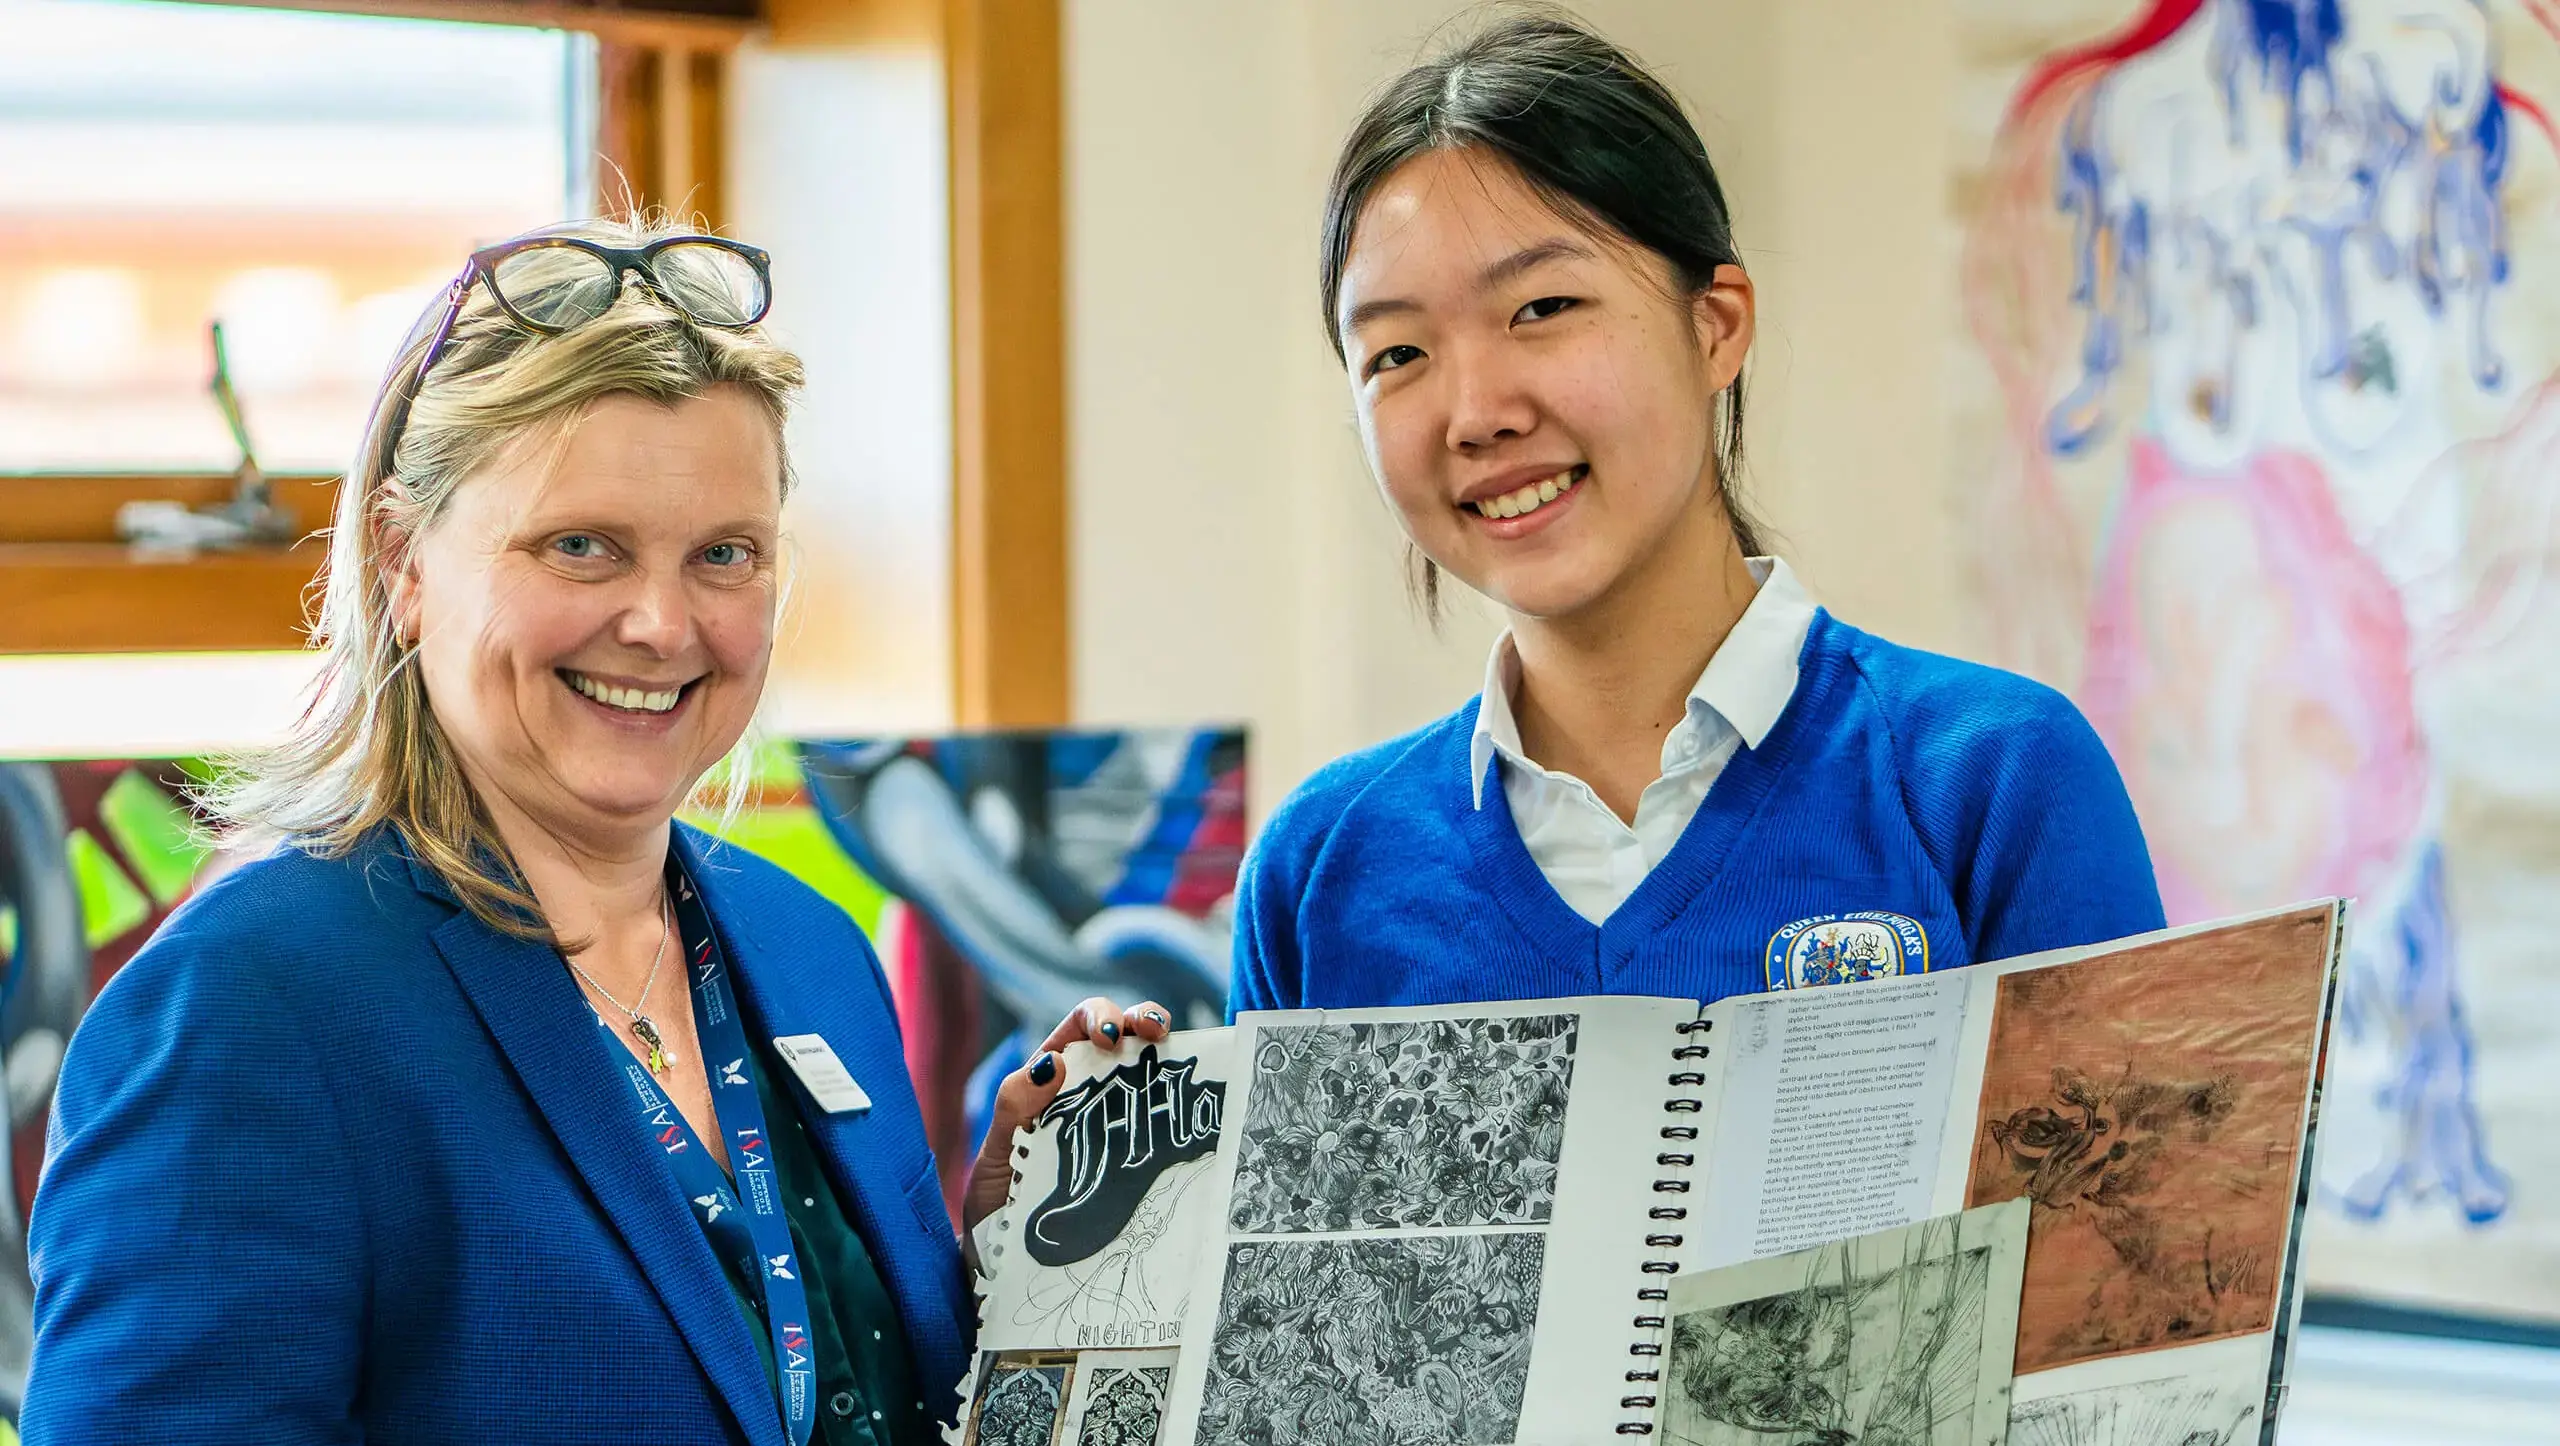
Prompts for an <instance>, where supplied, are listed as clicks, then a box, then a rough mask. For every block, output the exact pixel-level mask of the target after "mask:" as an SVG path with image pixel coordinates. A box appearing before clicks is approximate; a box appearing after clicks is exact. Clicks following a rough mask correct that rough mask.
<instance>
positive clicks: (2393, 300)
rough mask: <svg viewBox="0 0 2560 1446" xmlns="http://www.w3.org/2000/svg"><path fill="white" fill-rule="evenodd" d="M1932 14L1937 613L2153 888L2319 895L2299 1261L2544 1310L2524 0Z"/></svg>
mask: <svg viewBox="0 0 2560 1446" xmlns="http://www.w3.org/2000/svg"><path fill="white" fill-rule="evenodd" d="M1954 15H1955V22H1956V51H1957V57H1958V60H1957V64H1958V75H1957V81H1956V85H1955V87H1954V96H1953V115H1954V117H1955V135H1954V137H1953V154H1954V156H1955V158H1956V164H1955V171H1954V174H1953V175H1952V177H1951V178H1950V179H1951V185H1950V190H1949V195H1950V197H1951V200H1952V203H1953V209H1954V212H1955V218H1954V219H1955V221H1956V223H1957V226H1958V228H1959V229H1960V231H1961V234H1962V237H1963V247H1962V263H1961V268H1962V269H1961V288H1960V294H1961V297H1962V308H1963V321H1964V323H1965V325H1964V328H1963V332H1962V334H1961V340H1960V341H1959V343H1958V346H1957V353H1958V354H1957V356H1956V358H1955V367H1954V370H1953V375H1954V378H1955V380H1954V391H1953V395H1952V399H1951V400H1952V403H1953V410H1954V416H1955V421H1954V425H1953V429H1952V436H1953V438H1954V450H1953V454H1952V457H1951V467H1950V472H1949V476H1950V477H1951V478H1953V479H1956V486H1957V489H1958V495H1957V506H1958V508H1959V517H1958V524H1957V527H1956V535H1958V536H1959V537H1962V538H1963V539H1965V540H1966V542H1967V543H1968V544H1969V545H1970V546H1971V547H1972V548H1973V550H1974V556H1973V559H1972V563H1973V565H1972V566H1971V567H1969V568H1968V569H1967V572H1966V576H1967V578H1968V580H1969V591H1968V593H1967V596H1966V599H1965V603H1964V612H1965V614H1966V617H1967V620H1968V622H1969V623H1970V625H1971V626H1972V627H1973V628H1974V639H1975V646H1976V647H1978V648H1979V649H1980V650H1982V651H1983V652H1985V653H1986V654H1987V656H1988V657H1989V659H1990V660H1991V661H1994V662H1998V663H2002V664H2005V665H2007V666H2010V667H2014V668H2018V669H2021V670H2023V671H2025V672H2028V673H2030V674H2032V675H2034V676H2036V677H2039V678H2041V679H2043V680H2045V681H2047V682H2050V683H2052V684H2054V685H2055V686H2057V687H2060V688H2062V689H2064V690H2065V691H2066V692H2068V693H2070V694H2071V695H2072V697H2073V698H2074V699H2075V700H2076V701H2077V702H2078V703H2079V704H2080V706H2081V708H2082V709H2083V710H2084V711H2085V712H2086V713H2087V714H2088V716H2089V718H2090V721H2091V722H2092V723H2094V724H2095V725H2096V727H2097V729H2098V731H2099V733H2100V734H2101V736H2103V737H2104V739H2105V740H2106V742H2107V744H2108V746H2109V749H2110V751H2111V752H2112V753H2113V754H2114V757H2115V760H2116V763H2117V765H2118V767H2119V768H2120V769H2122V771H2123V773H2124V777H2125V782H2126V785H2127V787H2128V788H2129V789H2130V790H2131V793H2132V796H2133V800H2134V803H2135V806H2136V808H2137V809H2138V810H2139V812H2140V814H2141V817H2142V824H2143V831H2144V833H2145V835H2146V837H2147V838H2148V840H2149V842H2150V845H2151V852H2152V857H2153V859H2154V861H2155V863H2156V865H2157V867H2158V872H2159V878H2160V886H2161V892H2162V895H2163V899H2164V901H2165V903H2166V904H2167V906H2168V912H2169V919H2170V922H2172V923H2182V922H2189V921H2195V920H2201V919H2207V918H2215V917H2226V916H2231V915H2236V914H2242V913H2246V912H2249V911H2252V910H2258V909H2265V908H2275V907H2282V906H2284V905H2286V904H2288V903H2291V902H2294V901H2297V900H2301V899H2306V898H2314V897H2321V896H2327V895H2337V896H2341V897H2352V898H2354V899H2356V900H2357V912H2358V919H2357V927H2356V929H2355V932H2354V935H2353V940H2352V949H2351V953H2350V955H2349V958H2348V962H2347V970H2346V979H2345V987H2344V989H2343V991H2342V996H2341V1002H2340V1014H2339V1026H2340V1032H2339V1037H2338V1040H2337V1045H2336V1052H2335V1064H2334V1067H2333V1069H2332V1072H2331V1076H2330V1090H2329V1094H2328V1096H2327V1098H2326V1100H2325V1102H2324V1110H2325V1114H2324V1118H2323V1120H2322V1132H2323V1135H2324V1141H2323V1145H2322V1149H2321V1152H2320V1170H2321V1179H2320V1180H2319V1182H2318V1189H2317V1193H2316V1201H2315V1203H2316V1210H2315V1217H2314V1224H2313V1227H2312V1228H2313V1248H2312V1250H2311V1251H2310V1253H2309V1255H2308V1256H2307V1258H2306V1261H2305V1270H2306V1272H2307V1274H2308V1277H2309V1279H2310V1282H2311V1284H2312V1286H2313V1288H2314V1289H2315V1290H2321V1289H2325V1290H2330V1291H2338V1292H2347V1293H2353V1294H2357V1295H2362V1296H2366V1297H2371V1298H2380V1299H2386V1300H2391V1301H2396V1302H2401V1303H2406V1304H2412V1305H2419V1306H2424V1307H2429V1308H2432V1309H2436V1310H2448V1309H2450V1310H2454V1311H2458V1312H2481V1313H2487V1314H2495V1315H2506V1316H2538V1317H2543V1318H2546V1319H2552V1318H2560V1103H2555V1099H2560V1097H2555V1096H2554V1095H2553V1093H2552V1092H2551V1091H2550V1090H2549V1089H2548V1088H2546V1083H2547V1081H2548V1080H2549V1079H2550V1078H2551V1075H2552V1071H2553V1069H2554V1067H2555V1066H2560V1015H2555V1013H2554V1012H2553V1011H2552V1010H2550V1009H2549V1008H2547V1007H2543V1001H2544V1000H2545V998H2546V996H2547V994H2548V991H2549V982H2548V981H2549V978H2550V973H2549V971H2550V968H2551V961H2552V957H2553V955H2552V950H2551V947H2550V944H2549V939H2550V932H2551V925H2550V919H2549V901H2550V900H2551V898H2552V897H2554V895H2555V894H2556V893H2560V854H2555V853H2554V852H2553V851H2552V850H2551V849H2550V848H2548V847H2547V846H2546V845H2544V844H2543V843H2542V842H2541V841H2542V840H2545V839H2548V838H2550V837H2551V836H2552V834H2553V832H2554V830H2555V829H2560V768H2555V766H2554V763H2553V758H2554V754H2553V753H2552V750H2551V748H2550V745H2549V740H2550V739H2551V738H2552V737H2553V736H2555V735H2560V672H2555V671H2554V670H2553V668H2552V667H2551V660H2552V659H2553V658H2555V657H2560V585H2555V582H2560V577H2556V576H2555V563H2560V324H2555V321H2554V318H2555V317H2560V310H2555V302H2560V208H2555V207H2553V206H2552V204H2551V201H2550V198H2551V196H2552V194H2553V192H2554V189H2555V187H2560V130H2556V129H2555V126H2554V119H2553V118H2554V115H2555V114H2560V59H2555V57H2560V6H2554V5H2553V4H2551V3H2550V0H2298V3H2284V4H2269V3H2262V0H1957V3H1956V4H1955V6H1954Z"/></svg>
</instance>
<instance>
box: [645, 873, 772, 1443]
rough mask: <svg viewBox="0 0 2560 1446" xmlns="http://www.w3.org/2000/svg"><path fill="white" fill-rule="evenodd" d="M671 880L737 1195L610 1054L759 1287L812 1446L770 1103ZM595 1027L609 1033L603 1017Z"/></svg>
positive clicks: (719, 1240) (722, 968)
mask: <svg viewBox="0 0 2560 1446" xmlns="http://www.w3.org/2000/svg"><path fill="white" fill-rule="evenodd" d="M668 875H669V878H668V883H669V885H670V886H671V888H672V889H673V891H674V893H675V912H676V928H677V932H678V933H679V935H680V936H681V937H682V938H683V940H684V951H685V967H686V972H687V976H688V977H689V978H690V979H691V980H692V982H693V1024H694V1036H695V1040H696V1042H697V1046H698V1047H699V1048H700V1049H701V1050H702V1059H703V1064H704V1067H705V1069H706V1071H707V1072H708V1073H709V1074H710V1076H711V1108H712V1110H713V1111H714V1112H715V1113H716V1114H717V1115H718V1116H719V1119H720V1128H721V1129H722V1130H724V1131H726V1132H727V1133H728V1136H729V1165H730V1168H731V1169H732V1170H733V1171H735V1172H736V1178H737V1187H736V1188H735V1189H732V1188H731V1187H730V1180H729V1177H728V1176H725V1175H723V1174H721V1173H720V1167H719V1166H718V1165H717V1164H715V1163H713V1162H712V1159H711V1156H710V1153H709V1152H708V1151H706V1150H704V1149H703V1148H702V1142H701V1141H700V1140H699V1139H696V1138H695V1137H694V1133H693V1130H692V1128H691V1127H690V1126H688V1125H686V1124H685V1121H684V1114H683V1112H682V1111H680V1110H678V1109H676V1107H675V1106H674V1104H673V1103H672V1102H670V1101H669V1100H668V1099H667V1097H666V1096H665V1095H663V1094H661V1093H659V1091H658V1084H657V1081H656V1080H654V1079H652V1078H650V1076H649V1072H648V1071H647V1070H646V1069H644V1068H642V1067H641V1065H640V1062H639V1061H638V1060H635V1059H632V1058H630V1057H629V1054H628V1051H626V1050H624V1049H623V1048H622V1047H621V1043H620V1041H619V1040H616V1041H614V1042H613V1045H612V1048H613V1051H614V1053H615V1054H616V1055H619V1056H622V1057H623V1059H622V1071H623V1074H624V1076H625V1077H626V1078H628V1079H629V1080H630V1081H631V1088H632V1091H633V1093H635V1094H637V1095H638V1096H639V1097H640V1119H641V1124H642V1125H643V1127H644V1128H646V1129H647V1130H648V1132H649V1138H650V1141H651V1143H653V1144H655V1145H656V1146H657V1147H658V1148H659V1149H661V1150H664V1151H665V1152H666V1155H667V1164H668V1165H669V1167H671V1168H672V1169H673V1170H674V1171H675V1174H676V1183H677V1184H678V1185H679V1186H681V1187H682V1188H683V1190H684V1193H685V1198H686V1199H688V1200H690V1201H691V1202H692V1204H693V1211H694V1214H695V1215H696V1216H697V1217H698V1218H699V1219H700V1220H701V1221H702V1226H703V1229H704V1230H705V1231H707V1232H708V1233H709V1234H710V1236H711V1241H712V1244H713V1246H714V1247H715V1248H716V1249H717V1250H719V1252H720V1253H721V1254H722V1255H723V1256H726V1257H727V1258H728V1259H729V1260H731V1261H732V1262H735V1263H736V1264H738V1265H740V1266H741V1267H743V1268H744V1269H745V1270H746V1272H747V1273H748V1275H750V1276H751V1277H752V1278H753V1279H754V1280H755V1281H756V1282H757V1284H758V1285H759V1286H760V1287H761V1288H762V1291H763V1299H762V1301H761V1304H762V1306H763V1311H764V1323H765V1326H766V1328H767V1329H768V1330H770V1331H772V1332H773V1365H774V1371H775V1373H776V1374H777V1376H778V1377H779V1378H780V1379H779V1382H778V1384H779V1385H780V1388H781V1397H782V1420H783V1424H784V1426H785V1427H787V1428H788V1429H789V1431H790V1433H791V1446H807V1443H808V1440H809V1431H810V1428H811V1426H812V1425H813V1424H814V1423H815V1422H816V1420H817V1365H816V1361H815V1359H814V1355H815V1349H814V1347H813V1346H812V1344H811V1342H810V1340H809V1296H808V1292H807V1291H805V1290H804V1289H802V1288H801V1285H800V1270H801V1262H800V1260H799V1259H798V1258H797V1257H796V1256H795V1255H794V1254H793V1252H794V1250H796V1249H797V1247H795V1246H794V1245H793V1244H792V1243H791V1225H790V1222H789V1221H788V1220H786V1219H785V1218H784V1217H783V1213H782V1190H781V1187H780V1186H779V1185H778V1184H777V1183H776V1182H775V1180H774V1178H773V1152H772V1150H771V1149H769V1148H768V1147H767V1146H766V1144H765V1139H766V1136H765V1132H764V1104H763V1101H761V1100H760V1099H758V1098H757V1096H756V1081H755V1067H756V1061H755V1052H754V1051H753V1050H751V1049H749V1048H748V1047H747V1031H746V1026H745V1025H744V1024H743V1023H742V1022H740V1020H739V1018H738V1001H737V997H736V996H735V995H734V994H732V993H731V992H730V990H729V969H728V962H727V960H726V959H724V958H723V957H722V955H721V953H720V942H719V937H718V936H717V935H715V934H713V933H712V931H711V919H710V916H709V915H708V914H707V913H706V912H705V911H704V910H703V907H702V897H701V895H699V894H698V893H696V892H695V891H694V887H693V880H692V879H690V878H688V877H686V875H685V872H684V870H683V869H682V868H681V867H678V866H676V865H673V864H670V865H669V866H668ZM597 1021H598V1022H599V1023H603V1024H604V1025H605V1027H606V1028H607V1029H611V1028H612V1025H611V1024H610V1023H609V1022H607V1021H605V1019H604V1017H603V1016H602V1015H598V1016H597ZM741 1196H743V1197H744V1204H743V1205H742V1204H741V1203H740V1197H741Z"/></svg>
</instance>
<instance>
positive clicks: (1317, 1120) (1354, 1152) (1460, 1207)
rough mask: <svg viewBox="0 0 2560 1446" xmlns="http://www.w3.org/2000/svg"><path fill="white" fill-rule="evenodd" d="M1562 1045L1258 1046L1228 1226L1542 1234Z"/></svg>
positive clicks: (1280, 1030) (1492, 1028) (1317, 1030)
mask: <svg viewBox="0 0 2560 1446" xmlns="http://www.w3.org/2000/svg"><path fill="white" fill-rule="evenodd" d="M1577 1034H1578V1019H1577V1017H1576V1016H1574V1015H1570V1014H1547V1015H1531V1016H1523V1017H1518V1018H1491V1019H1488V1018H1477V1019H1433V1020H1418V1021H1410V1022H1403V1023H1393V1024H1314V1025H1292V1026H1283V1027H1277V1028H1270V1029H1265V1030H1263V1031H1262V1033H1261V1036H1260V1041H1259V1043H1258V1045H1257V1046H1256V1048H1255V1051H1254V1060H1253V1072H1254V1073H1253V1085H1252V1095H1251V1099H1250V1103H1248V1104H1247V1105H1246V1107H1245V1122H1244V1135H1243V1139H1242V1142H1241V1149H1240V1151H1239V1154H1238V1157H1237V1165H1236V1174H1235V1186H1234V1190H1233V1194H1232V1197H1231V1199H1232V1202H1233V1203H1232V1206H1231V1211H1230V1216H1229V1223H1230V1224H1231V1225H1232V1226H1233V1227H1234V1229H1235V1231H1236V1232H1237V1233H1239V1234H1287V1233H1296V1232H1300V1231H1318V1230H1328V1231H1329V1230H1375V1229H1398V1228H1417V1227H1420V1228H1441V1227H1448V1226H1465V1225H1529V1224H1543V1223H1545V1222H1546V1221H1547V1220H1548V1219H1549V1217H1550V1216H1551V1214H1552V1213H1553V1211H1554V1208H1555V1188H1556V1158H1557V1155H1558V1154H1559V1153H1560V1152H1561V1151H1562V1149H1563V1148H1564V1121H1565V1105H1566V1102H1567V1100H1568V1098H1569V1097H1570V1095H1571V1092H1572V1086H1573V1054H1574V1044H1575V1040H1576V1037H1577Z"/></svg>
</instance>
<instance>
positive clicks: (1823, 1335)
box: [1662, 1219, 2005, 1446]
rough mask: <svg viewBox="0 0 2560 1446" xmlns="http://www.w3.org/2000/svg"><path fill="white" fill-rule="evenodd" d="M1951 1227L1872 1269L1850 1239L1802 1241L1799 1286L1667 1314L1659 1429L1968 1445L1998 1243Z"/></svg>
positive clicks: (1809, 1444) (1773, 1438)
mask: <svg viewBox="0 0 2560 1446" xmlns="http://www.w3.org/2000/svg"><path fill="white" fill-rule="evenodd" d="M1955 1228H1956V1227H1955V1224H1954V1222H1953V1220H1952V1219H1950V1220H1948V1221H1943V1222H1931V1224H1930V1225H1929V1226H1928V1227H1926V1228H1924V1229H1922V1230H1920V1231H1919V1232H1917V1233H1915V1235H1914V1236H1913V1237H1912V1241H1911V1244H1910V1245H1909V1246H1908V1247H1907V1248H1906V1250H1905V1251H1904V1254H1903V1258H1902V1259H1901V1260H1899V1261H1898V1262H1896V1263H1893V1264H1891V1265H1888V1266H1887V1267H1885V1268H1884V1269H1881V1270H1876V1271H1872V1272H1868V1273H1861V1272H1860V1271H1859V1269H1858V1268H1857V1264H1856V1262H1855V1260H1854V1258H1853V1252H1852V1247H1851V1245H1850V1244H1847V1243H1844V1244H1842V1245H1840V1246H1837V1247H1830V1248H1825V1249H1822V1250H1818V1251H1810V1252H1807V1259H1808V1262H1809V1263H1808V1264H1807V1265H1806V1267H1805V1280H1804V1283H1803V1284H1802V1285H1800V1286H1798V1287H1796V1288H1795V1289H1793V1290H1789V1291H1786V1292H1784V1293H1781V1294H1777V1295H1769V1296H1763V1297H1760V1298H1758V1299H1755V1300H1744V1301H1737V1302H1735V1303H1734V1304H1731V1305H1725V1306H1718V1307H1714V1308H1711V1309H1704V1310H1695V1311H1686V1312H1682V1313H1681V1314H1678V1315H1675V1316H1674V1317H1673V1318H1672V1322H1671V1342H1670V1354H1669V1356H1668V1358H1667V1366H1666V1372H1665V1375H1666V1378H1667V1380H1666V1385H1667V1393H1666V1401H1665V1408H1664V1412H1663V1420H1662V1431H1663V1438H1664V1439H1665V1440H1666V1441H1669V1442H1672V1443H1675V1446H1772V1443H1777V1442H1784V1443H1788V1446H1968V1443H1969V1441H1970V1439H1971V1435H1972V1432H1973V1429H1974V1425H1975V1415H1976V1410H1977V1392H1978V1389H1979V1384H1980V1379H1981V1373H1982V1369H1983V1368H1982V1352H1983V1345H1984V1339H1983V1335H1984V1331H1983V1321H1984V1316H1985V1313H1986V1307H1987V1304H1988V1292H1989V1287H1990V1281H1991V1271H1992V1259H1991V1257H1992V1252H1991V1249H1990V1248H1989V1247H1987V1246H1985V1247H1978V1248H1972V1249H1963V1250H1959V1249H1957V1248H1956V1236H1955ZM2003 1379H2004V1380H2005V1373H2004V1376H2003Z"/></svg>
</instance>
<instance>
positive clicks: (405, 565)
mask: <svg viewBox="0 0 2560 1446" xmlns="http://www.w3.org/2000/svg"><path fill="white" fill-rule="evenodd" d="M382 577H383V584H384V587H385V590H386V591H388V592H389V593H390V595H391V635H392V636H393V637H395V638H397V639H399V641H400V646H401V647H403V648H414V647H416V646H417V645H418V614H419V609H420V600H419V581H418V548H417V536H416V534H414V533H412V532H410V531H409V529H407V528H405V527H401V526H399V525H397V524H396V523H389V522H386V523H384V524H382Z"/></svg>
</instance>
